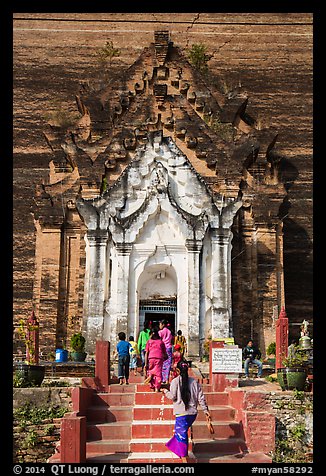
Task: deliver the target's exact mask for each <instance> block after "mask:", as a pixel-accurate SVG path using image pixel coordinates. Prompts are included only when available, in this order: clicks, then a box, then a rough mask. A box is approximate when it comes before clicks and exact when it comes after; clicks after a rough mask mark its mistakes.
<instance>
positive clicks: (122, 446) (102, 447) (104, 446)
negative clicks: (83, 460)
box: [86, 439, 130, 455]
mask: <svg viewBox="0 0 326 476" xmlns="http://www.w3.org/2000/svg"><path fill="white" fill-rule="evenodd" d="M116 452H119V453H120V452H122V453H128V452H130V440H120V439H114V440H96V441H87V442H86V454H87V455H88V453H97V454H103V455H104V454H106V453H116Z"/></svg>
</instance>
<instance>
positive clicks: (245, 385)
mask: <svg viewBox="0 0 326 476" xmlns="http://www.w3.org/2000/svg"><path fill="white" fill-rule="evenodd" d="M239 387H241V389H243V390H250V391H253V390H259V391H260V392H282V390H281V387H280V386H279V384H278V383H277V382H268V381H267V380H265V379H261V380H260V379H255V378H253V379H246V380H244V379H241V378H239Z"/></svg>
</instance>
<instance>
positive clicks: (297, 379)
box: [277, 346, 308, 390]
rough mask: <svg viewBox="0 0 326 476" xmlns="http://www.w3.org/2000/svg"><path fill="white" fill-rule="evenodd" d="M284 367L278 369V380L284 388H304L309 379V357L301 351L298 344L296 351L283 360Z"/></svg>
mask: <svg viewBox="0 0 326 476" xmlns="http://www.w3.org/2000/svg"><path fill="white" fill-rule="evenodd" d="M282 364H283V365H284V368H281V369H278V370H277V380H278V383H279V384H280V386H281V389H282V390H294V389H296V390H304V387H305V383H306V379H307V365H308V357H307V355H306V354H305V353H303V352H300V349H299V347H298V346H295V351H294V352H293V353H291V354H290V355H289V356H288V357H285V358H284V359H283V360H282Z"/></svg>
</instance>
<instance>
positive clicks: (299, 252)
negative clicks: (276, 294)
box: [279, 199, 313, 339]
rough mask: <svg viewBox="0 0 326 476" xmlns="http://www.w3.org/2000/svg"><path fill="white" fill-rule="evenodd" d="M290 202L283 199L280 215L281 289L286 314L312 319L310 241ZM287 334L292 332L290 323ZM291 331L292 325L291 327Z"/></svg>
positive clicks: (301, 318) (299, 320) (295, 318)
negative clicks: (281, 245)
mask: <svg viewBox="0 0 326 476" xmlns="http://www.w3.org/2000/svg"><path fill="white" fill-rule="evenodd" d="M290 208H291V203H290V201H289V200H287V199H286V200H284V202H283V204H282V205H281V207H280V211H279V216H280V218H282V217H285V218H284V219H283V250H284V291H285V304H286V309H287V313H288V317H289V318H290V319H291V317H293V318H294V320H295V321H296V322H301V321H302V320H303V319H308V320H309V319H312V315H310V312H311V313H312V302H313V258H312V251H313V243H312V240H311V239H310V237H309V235H308V233H307V231H306V230H305V229H304V228H303V227H302V226H301V225H299V224H298V223H297V222H296V221H294V220H293V219H291V218H290V217H289V215H290ZM289 331H290V335H289V338H290V339H291V338H297V337H298V336H297V335H293V336H291V326H290V329H289ZM292 331H293V329H292Z"/></svg>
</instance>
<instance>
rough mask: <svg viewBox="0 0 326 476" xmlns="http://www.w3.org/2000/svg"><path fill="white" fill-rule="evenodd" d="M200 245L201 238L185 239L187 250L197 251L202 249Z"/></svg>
mask: <svg viewBox="0 0 326 476" xmlns="http://www.w3.org/2000/svg"><path fill="white" fill-rule="evenodd" d="M202 246H203V241H202V240H196V239H195V240H192V239H188V240H186V247H187V249H188V251H191V252H197V253H199V252H200V251H201V249H202Z"/></svg>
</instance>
